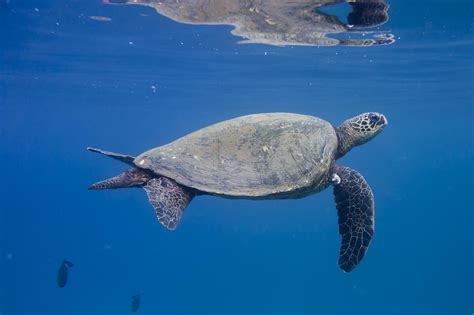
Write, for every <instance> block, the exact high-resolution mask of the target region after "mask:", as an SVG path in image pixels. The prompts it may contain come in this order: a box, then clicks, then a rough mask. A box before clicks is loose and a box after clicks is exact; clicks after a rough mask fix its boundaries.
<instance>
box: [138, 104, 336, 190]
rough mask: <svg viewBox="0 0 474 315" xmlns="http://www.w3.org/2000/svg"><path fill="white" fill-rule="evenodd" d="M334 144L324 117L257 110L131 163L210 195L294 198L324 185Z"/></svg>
mask: <svg viewBox="0 0 474 315" xmlns="http://www.w3.org/2000/svg"><path fill="white" fill-rule="evenodd" d="M336 148H337V136H336V133H335V131H334V128H333V127H332V126H331V125H330V124H329V123H328V122H326V121H324V120H321V119H319V118H316V117H312V116H306V115H297V114H289V113H270V114H256V115H249V116H243V117H238V118H234V119H231V120H227V121H224V122H222V123H218V124H215V125H212V126H209V127H206V128H203V129H201V130H198V131H196V132H193V133H191V134H189V135H187V136H184V137H182V138H180V139H177V140H176V141H174V142H172V143H170V144H167V145H164V146H161V147H157V148H155V149H152V150H149V151H146V152H144V153H143V154H141V155H139V156H138V157H137V158H136V159H135V162H134V163H135V164H136V165H137V166H138V167H140V168H145V169H149V170H152V171H153V172H154V173H155V174H158V175H163V176H166V177H169V178H172V179H173V180H175V181H176V182H177V183H179V184H181V185H184V186H187V187H191V188H194V189H197V190H199V191H203V192H207V193H211V194H217V195H223V196H229V197H245V198H249V197H250V198H262V197H263V198H266V197H269V198H271V196H279V197H281V196H282V195H287V196H288V198H293V197H302V196H304V195H305V194H306V193H310V192H315V191H318V190H321V189H323V188H325V187H326V186H327V184H328V183H327V178H328V171H329V169H330V167H331V165H332V163H333V162H334V155H335V151H336ZM295 192H297V193H295Z"/></svg>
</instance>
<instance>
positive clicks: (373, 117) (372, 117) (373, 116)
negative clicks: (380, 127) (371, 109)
mask: <svg viewBox="0 0 474 315" xmlns="http://www.w3.org/2000/svg"><path fill="white" fill-rule="evenodd" d="M369 119H370V121H371V122H377V121H378V120H379V116H378V115H377V114H372V113H370V114H369Z"/></svg>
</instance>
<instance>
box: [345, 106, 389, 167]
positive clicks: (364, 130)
mask: <svg viewBox="0 0 474 315" xmlns="http://www.w3.org/2000/svg"><path fill="white" fill-rule="evenodd" d="M387 124H388V120H387V118H386V117H385V116H384V115H382V114H379V113H374V112H370V113H364V114H360V115H358V116H355V117H353V118H351V119H348V120H346V121H345V122H343V123H342V124H341V125H340V126H339V127H337V128H336V133H337V137H338V140H339V146H338V152H337V158H340V157H342V156H343V155H344V154H346V153H347V152H349V151H350V150H351V149H352V148H353V147H356V146H358V145H361V144H364V143H366V142H368V141H369V140H371V139H372V138H374V137H375V136H376V135H378V134H379V133H380V132H381V131H382V130H383V129H384V128H385V126H386V125H387Z"/></svg>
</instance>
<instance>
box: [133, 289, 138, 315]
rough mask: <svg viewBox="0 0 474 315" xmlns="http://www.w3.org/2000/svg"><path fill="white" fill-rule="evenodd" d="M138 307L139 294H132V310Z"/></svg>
mask: <svg viewBox="0 0 474 315" xmlns="http://www.w3.org/2000/svg"><path fill="white" fill-rule="evenodd" d="M139 308H140V294H137V295H134V296H132V312H134V313H135V312H136V311H138V309H139Z"/></svg>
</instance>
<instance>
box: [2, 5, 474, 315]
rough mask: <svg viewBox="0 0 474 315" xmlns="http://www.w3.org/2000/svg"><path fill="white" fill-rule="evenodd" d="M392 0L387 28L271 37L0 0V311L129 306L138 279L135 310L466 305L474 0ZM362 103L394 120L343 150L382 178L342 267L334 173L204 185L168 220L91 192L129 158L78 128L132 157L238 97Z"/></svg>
mask: <svg viewBox="0 0 474 315" xmlns="http://www.w3.org/2000/svg"><path fill="white" fill-rule="evenodd" d="M388 2H389V3H390V10H389V15H390V19H389V20H388V22H387V23H386V24H384V25H382V26H380V28H381V29H385V30H390V31H391V33H393V34H394V36H395V38H396V42H395V43H393V44H392V45H388V46H377V47H341V46H336V47H298V46H287V47H276V46H271V45H263V44H251V45H239V44H236V42H237V41H238V40H240V39H239V38H238V37H236V36H233V35H231V34H230V31H231V30H232V27H231V26H215V25H187V24H182V23H178V22H175V21H173V20H171V19H169V18H167V17H164V16H161V15H158V14H156V12H155V11H154V10H153V9H151V8H149V7H145V6H132V5H129V6H113V5H107V4H104V3H102V2H101V1H98V0H80V1H79V0H71V1H60V0H43V1H26V0H25V1H16V0H10V1H5V0H3V1H1V2H0V58H1V59H0V165H2V166H1V167H2V176H1V179H2V180H1V181H0V194H1V206H0V213H1V220H0V231H1V232H0V313H1V314H3V315H8V314H127V313H130V307H131V306H130V304H131V299H132V296H133V295H135V294H140V296H141V308H140V310H139V313H142V314H209V313H216V314H247V313H248V314H305V313H306V314H402V313H410V314H453V315H454V314H472V312H474V299H473V296H474V272H473V265H474V255H473V254H474V247H473V240H474V235H473V222H474V220H473V209H474V205H473V199H472V194H473V191H474V190H473V180H472V176H473V173H474V172H473V160H474V152H473V151H474V150H473V148H474V146H473V144H474V143H473V135H474V129H473V118H474V117H473V90H474V83H473V82H474V80H473V79H474V71H473V66H474V63H473V47H474V46H473V44H474V39H473V34H474V30H473V26H474V20H473V12H474V7H473V4H472V2H471V1H464V0H462V1H461V0H456V1H451V2H447V1H440V0H432V1H409V0H398V1H388ZM89 16H106V17H109V18H111V20H110V21H98V20H93V19H90V18H89ZM367 111H377V112H381V113H384V114H385V115H386V116H387V117H388V120H389V125H388V126H387V127H386V128H385V130H384V131H383V132H382V133H381V134H380V135H379V136H378V137H377V138H375V139H374V140H372V141H371V142H369V143H367V144H365V145H364V146H361V147H359V148H356V149H354V150H353V151H351V152H350V153H349V154H348V155H347V156H345V157H344V158H343V159H341V160H340V161H339V164H342V165H346V166H350V167H352V168H354V169H356V170H358V171H359V172H361V173H362V174H363V175H364V176H365V178H366V179H367V181H368V182H369V183H370V185H371V186H372V189H373V190H374V194H375V204H376V209H375V224H376V230H375V236H374V240H373V242H372V244H371V246H370V249H369V251H368V253H367V255H366V257H365V258H364V260H363V261H362V263H361V264H360V265H359V266H358V267H357V268H356V269H355V270H354V271H352V272H351V273H343V272H341V271H340V270H339V268H338V266H337V256H338V251H339V242H340V239H339V235H338V226H337V213H336V209H335V206H334V201H333V196H332V189H327V190H325V191H323V192H321V193H319V194H316V195H312V196H310V197H307V198H304V199H299V200H272V201H248V200H228V199H220V198H216V197H210V196H204V197H199V198H196V199H194V200H193V202H192V203H191V204H190V206H189V207H188V208H187V209H186V211H185V214H184V216H183V218H182V220H181V223H180V225H179V227H178V229H177V230H176V231H174V232H171V231H167V230H166V229H164V228H163V227H162V226H161V225H160V224H159V223H158V222H157V220H156V218H155V215H154V211H153V209H152V208H151V206H150V205H149V204H148V201H147V198H146V195H145V193H144V192H143V190H141V189H122V190H113V191H112V190H109V191H88V190H87V187H88V186H89V185H90V184H91V183H93V182H95V181H98V180H101V179H104V178H107V177H110V176H113V175H116V174H118V173H119V172H121V171H123V170H125V169H126V168H127V166H126V165H124V164H121V163H119V162H116V161H113V160H111V159H108V158H105V157H101V156H98V155H95V154H92V153H89V152H87V151H86V150H85V148H86V146H95V147H100V148H104V149H109V150H112V151H115V152H121V153H125V154H131V155H136V154H138V153H141V152H143V151H145V150H147V149H150V148H152V147H155V146H158V145H162V144H166V143H168V142H170V141H172V140H174V139H176V138H177V137H180V136H183V135H185V134H187V133H189V132H191V131H194V130H196V129H199V128H201V127H205V126H207V125H210V124H213V123H216V122H219V121H222V120H225V119H228V118H233V117H236V116H241V115H245V114H251V113H261V112H294V113H302V114H308V115H314V116H318V117H321V118H323V119H326V120H328V121H330V122H331V123H333V124H335V125H338V124H339V123H341V122H342V121H344V120H346V119H348V118H350V117H352V116H355V115H357V114H359V113H362V112H367ZM64 258H67V259H68V260H70V261H72V262H73V263H74V267H72V268H71V269H70V271H69V281H68V283H67V286H66V287H65V288H63V289H60V288H58V287H57V284H56V274H57V270H58V268H59V266H60V264H61V262H62V261H63V259H64Z"/></svg>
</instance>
